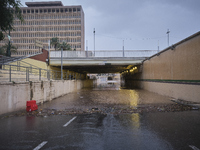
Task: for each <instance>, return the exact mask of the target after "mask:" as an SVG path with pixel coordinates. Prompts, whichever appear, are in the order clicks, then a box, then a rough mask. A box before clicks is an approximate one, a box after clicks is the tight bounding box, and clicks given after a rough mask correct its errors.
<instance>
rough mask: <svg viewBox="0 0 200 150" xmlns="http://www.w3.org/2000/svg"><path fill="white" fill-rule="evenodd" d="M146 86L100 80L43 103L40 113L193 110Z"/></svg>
mask: <svg viewBox="0 0 200 150" xmlns="http://www.w3.org/2000/svg"><path fill="white" fill-rule="evenodd" d="M172 100H173V98H171V97H167V96H162V95H159V94H156V93H152V92H149V91H146V90H142V89H126V88H120V86H119V85H115V84H100V85H98V86H95V87H94V88H92V89H82V90H80V91H78V92H75V93H70V94H67V95H65V96H63V97H60V98H57V99H55V100H52V101H50V102H46V103H44V104H42V105H40V106H39V112H40V113H39V114H38V115H54V114H88V113H89V114H90V113H97V112H98V113H102V114H107V113H112V114H121V113H138V112H139V113H141V112H169V111H183V110H191V109H193V107H191V106H186V105H181V104H178V103H175V102H173V101H172Z"/></svg>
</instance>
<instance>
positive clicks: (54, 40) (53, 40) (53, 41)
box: [50, 37, 59, 51]
mask: <svg viewBox="0 0 200 150" xmlns="http://www.w3.org/2000/svg"><path fill="white" fill-rule="evenodd" d="M50 44H51V45H53V46H54V48H55V51H56V47H58V45H59V42H58V38H57V37H53V38H51V41H50Z"/></svg>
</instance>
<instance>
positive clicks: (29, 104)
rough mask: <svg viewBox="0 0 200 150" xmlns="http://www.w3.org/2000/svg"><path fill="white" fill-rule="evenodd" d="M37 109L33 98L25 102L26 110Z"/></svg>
mask: <svg viewBox="0 0 200 150" xmlns="http://www.w3.org/2000/svg"><path fill="white" fill-rule="evenodd" d="M37 109H38V106H37V104H36V101H35V100H30V101H27V102H26V111H27V112H29V111H34V110H37Z"/></svg>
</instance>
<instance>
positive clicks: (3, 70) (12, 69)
mask: <svg viewBox="0 0 200 150" xmlns="http://www.w3.org/2000/svg"><path fill="white" fill-rule="evenodd" d="M1 78H3V79H4V80H3V81H9V82H12V81H16V80H17V81H19V80H20V81H23V80H25V81H31V80H39V81H41V80H42V79H43V80H45V79H46V80H50V79H52V80H61V72H60V71H55V70H46V69H41V68H34V67H24V66H17V65H8V64H0V81H1ZM74 79H75V80H76V79H80V76H76V74H75V75H74V74H70V73H69V74H67V73H65V75H64V76H63V80H74Z"/></svg>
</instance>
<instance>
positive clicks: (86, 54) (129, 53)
mask: <svg viewBox="0 0 200 150" xmlns="http://www.w3.org/2000/svg"><path fill="white" fill-rule="evenodd" d="M156 53H157V50H124V51H123V50H104V51H63V57H65V58H70V57H72V58H77V57H78V58H80V57H82V58H95V57H120V58H122V57H150V56H152V55H154V54H156ZM51 57H52V58H60V57H61V51H51V52H50V58H51Z"/></svg>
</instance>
